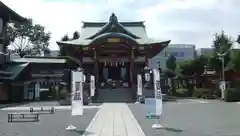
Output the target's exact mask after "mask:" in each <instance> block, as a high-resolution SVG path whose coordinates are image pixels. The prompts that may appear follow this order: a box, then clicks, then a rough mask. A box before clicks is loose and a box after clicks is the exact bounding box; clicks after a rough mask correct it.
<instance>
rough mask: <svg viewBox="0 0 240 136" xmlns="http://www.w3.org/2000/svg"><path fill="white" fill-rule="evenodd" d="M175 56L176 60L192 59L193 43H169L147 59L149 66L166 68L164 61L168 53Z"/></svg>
mask: <svg viewBox="0 0 240 136" xmlns="http://www.w3.org/2000/svg"><path fill="white" fill-rule="evenodd" d="M171 54H172V55H173V56H175V57H176V60H177V62H180V61H185V60H193V59H194V58H195V55H196V54H195V45H192V44H169V45H168V47H166V48H165V49H163V50H162V51H161V52H160V53H159V54H158V55H156V56H155V57H153V58H152V59H150V60H149V67H150V68H159V66H160V67H161V68H162V69H165V68H166V62H167V59H168V57H169V56H170V55H171Z"/></svg>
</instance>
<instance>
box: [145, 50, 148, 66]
mask: <svg viewBox="0 0 240 136" xmlns="http://www.w3.org/2000/svg"><path fill="white" fill-rule="evenodd" d="M145 66H148V54H147V53H145Z"/></svg>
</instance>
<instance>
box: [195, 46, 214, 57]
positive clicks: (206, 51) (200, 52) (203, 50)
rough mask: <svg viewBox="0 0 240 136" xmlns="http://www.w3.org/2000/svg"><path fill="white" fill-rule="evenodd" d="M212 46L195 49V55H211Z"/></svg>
mask: <svg viewBox="0 0 240 136" xmlns="http://www.w3.org/2000/svg"><path fill="white" fill-rule="evenodd" d="M213 51H214V50H213V48H199V49H197V55H198V56H201V55H204V56H205V55H206V56H209V55H212V54H213Z"/></svg>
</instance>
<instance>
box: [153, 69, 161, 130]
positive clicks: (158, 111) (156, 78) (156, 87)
mask: <svg viewBox="0 0 240 136" xmlns="http://www.w3.org/2000/svg"><path fill="white" fill-rule="evenodd" d="M153 76H154V77H153V79H154V82H153V83H154V91H155V93H154V94H155V116H156V118H155V124H153V125H152V128H155V129H159V128H163V126H162V125H161V124H160V116H161V114H162V93H161V84H160V73H159V71H158V70H157V69H153Z"/></svg>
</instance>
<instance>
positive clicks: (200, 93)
mask: <svg viewBox="0 0 240 136" xmlns="http://www.w3.org/2000/svg"><path fill="white" fill-rule="evenodd" d="M211 92H212V91H211V90H210V89H208V88H197V89H195V90H194V92H193V94H192V96H193V97H196V98H206V99H207V98H210V97H212V94H211Z"/></svg>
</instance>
